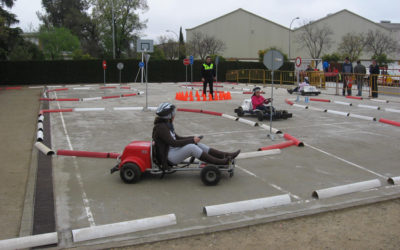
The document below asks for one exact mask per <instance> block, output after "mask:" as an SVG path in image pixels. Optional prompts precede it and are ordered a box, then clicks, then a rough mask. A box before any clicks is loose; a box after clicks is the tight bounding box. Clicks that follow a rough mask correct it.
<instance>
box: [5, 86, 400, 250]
mask: <svg viewBox="0 0 400 250" xmlns="http://www.w3.org/2000/svg"><path fill="white" fill-rule="evenodd" d="M39 94H40V93H39V91H38V90H29V89H26V88H25V89H24V90H7V91H2V92H0V124H1V128H2V129H1V130H0V138H1V141H2V144H1V145H0V159H1V164H0V239H7V238H12V237H17V236H18V233H19V228H20V223H21V214H22V209H23V207H22V206H23V201H24V197H25V188H26V180H27V175H28V172H29V165H30V160H31V159H30V158H31V154H32V144H33V141H34V137H35V130H36V129H35V126H36V119H37V113H38V109H39V102H38V101H37V100H38V98H39ZM399 235H400V199H396V200H391V201H386V202H381V203H377V204H372V205H368V206H361V207H355V208H348V209H344V210H339V211H335V212H328V213H323V214H318V215H312V216H306V217H300V218H295V219H290V220H285V221H277V222H273V223H268V224H263V225H257V226H251V227H245V228H240V229H235V230H229V231H223V232H218V233H212V234H205V235H198V236H193V237H188V238H181V239H175V240H168V241H162V242H155V243H151V244H144V245H139V246H133V247H131V248H125V249H206V248H213V249H323V248H324V249H398V248H399V246H400V238H399Z"/></svg>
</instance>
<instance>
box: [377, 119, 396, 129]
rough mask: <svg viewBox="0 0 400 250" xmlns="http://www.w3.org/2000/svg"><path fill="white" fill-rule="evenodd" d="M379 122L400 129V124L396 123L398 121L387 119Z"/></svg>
mask: <svg viewBox="0 0 400 250" xmlns="http://www.w3.org/2000/svg"><path fill="white" fill-rule="evenodd" d="M379 122H382V123H386V124H390V125H393V126H397V127H400V122H396V121H392V120H387V119H383V118H381V119H379Z"/></svg>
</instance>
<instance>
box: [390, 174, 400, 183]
mask: <svg viewBox="0 0 400 250" xmlns="http://www.w3.org/2000/svg"><path fill="white" fill-rule="evenodd" d="M387 181H388V182H389V183H390V184H392V185H400V176H397V177H390V178H389V179H388V180H387Z"/></svg>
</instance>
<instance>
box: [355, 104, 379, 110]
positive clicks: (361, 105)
mask: <svg viewBox="0 0 400 250" xmlns="http://www.w3.org/2000/svg"><path fill="white" fill-rule="evenodd" d="M357 107H360V108H367V109H376V110H380V109H381V108H380V107H378V106H371V105H364V104H358V105H357Z"/></svg>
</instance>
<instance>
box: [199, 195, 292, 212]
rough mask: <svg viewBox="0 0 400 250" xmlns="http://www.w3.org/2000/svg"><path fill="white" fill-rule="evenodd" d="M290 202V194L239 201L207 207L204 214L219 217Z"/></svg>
mask: <svg viewBox="0 0 400 250" xmlns="http://www.w3.org/2000/svg"><path fill="white" fill-rule="evenodd" d="M290 202H291V200H290V196H289V195H288V194H283V195H277V196H272V197H266V198H260V199H253V200H245V201H237V202H231V203H225V204H220V205H214V206H205V207H203V212H204V213H205V214H206V215H207V216H217V215H224V214H230V213H240V212H245V211H254V210H258V209H265V208H269V207H276V206H281V205H287V204H290Z"/></svg>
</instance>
